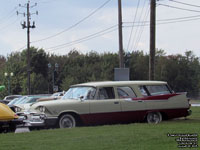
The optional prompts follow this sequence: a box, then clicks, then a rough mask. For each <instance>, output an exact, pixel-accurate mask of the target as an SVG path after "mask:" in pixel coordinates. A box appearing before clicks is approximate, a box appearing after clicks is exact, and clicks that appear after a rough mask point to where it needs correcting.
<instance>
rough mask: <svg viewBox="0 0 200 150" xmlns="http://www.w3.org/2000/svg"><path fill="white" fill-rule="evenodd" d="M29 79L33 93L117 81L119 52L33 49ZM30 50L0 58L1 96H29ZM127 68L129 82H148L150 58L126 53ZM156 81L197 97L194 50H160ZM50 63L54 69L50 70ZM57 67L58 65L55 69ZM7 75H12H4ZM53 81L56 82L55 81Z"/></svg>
mask: <svg viewBox="0 0 200 150" xmlns="http://www.w3.org/2000/svg"><path fill="white" fill-rule="evenodd" d="M30 55H31V61H30V62H31V64H30V79H31V93H32V94H45V93H52V92H53V84H54V85H56V86H57V87H58V89H59V91H63V90H67V89H68V88H69V86H70V85H72V84H77V83H83V82H89V81H108V80H114V68H118V65H119V60H118V54H117V53H109V52H108V53H97V52H94V51H91V52H89V53H86V54H82V53H80V52H78V51H77V50H71V51H70V52H69V53H68V54H66V55H56V54H51V55H50V54H48V53H46V52H45V51H44V50H43V49H37V48H35V47H31V49H30ZM26 56H27V51H26V49H25V50H23V51H22V52H13V53H11V54H10V55H8V56H7V57H4V56H0V70H1V71H0V85H5V86H6V90H4V91H1V92H0V96H1V97H4V96H5V95H8V86H9V85H8V84H10V93H11V94H27V57H26ZM124 58H125V67H127V68H130V80H148V66H149V55H148V54H147V53H144V52H143V51H133V52H132V53H124ZM155 60H156V62H155V80H159V81H167V82H168V84H169V85H170V86H171V87H172V89H173V90H174V91H176V92H188V94H189V96H190V97H198V95H199V88H200V62H199V58H198V57H196V56H195V55H194V54H193V52H192V51H186V52H185V54H184V55H181V54H177V55H166V53H165V51H164V50H157V51H156V57H155ZM48 64H51V67H48ZM55 64H57V66H55ZM5 72H7V73H8V75H9V73H11V72H12V73H13V76H10V77H9V76H5V75H4V74H5ZM53 78H54V82H53Z"/></svg>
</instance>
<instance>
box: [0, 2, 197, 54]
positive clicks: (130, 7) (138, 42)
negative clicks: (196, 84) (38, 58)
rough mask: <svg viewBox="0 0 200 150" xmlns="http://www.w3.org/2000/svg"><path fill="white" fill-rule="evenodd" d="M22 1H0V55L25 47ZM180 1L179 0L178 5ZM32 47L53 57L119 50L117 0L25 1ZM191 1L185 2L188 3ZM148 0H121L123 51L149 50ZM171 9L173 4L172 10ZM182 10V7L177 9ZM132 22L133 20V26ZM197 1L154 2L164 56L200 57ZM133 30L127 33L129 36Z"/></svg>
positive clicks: (157, 37)
mask: <svg viewBox="0 0 200 150" xmlns="http://www.w3.org/2000/svg"><path fill="white" fill-rule="evenodd" d="M27 2H28V1H27V0H1V6H0V7H1V8H0V55H4V56H7V55H9V54H10V53H11V52H14V51H21V50H22V49H23V48H26V41H27V38H26V37H27V36H26V29H22V27H21V25H20V23H21V22H24V21H25V20H26V18H25V17H24V16H23V15H18V16H17V14H16V11H18V12H20V13H24V12H26V8H23V7H19V4H21V6H25V4H26V3H27ZM178 2H181V3H178ZM35 3H37V6H36V7H33V8H31V9H30V11H31V13H35V12H36V11H38V12H39V15H35V14H33V15H32V16H31V24H32V22H33V21H35V23H36V28H35V29H31V46H35V47H37V48H43V49H44V50H45V51H46V52H49V53H54V54H58V55H64V54H67V53H68V52H69V51H70V50H72V49H77V50H78V51H80V52H81V53H87V52H90V51H91V50H93V51H97V52H99V53H104V52H114V53H117V52H118V30H117V24H118V18H117V16H118V14H117V12H118V11H117V0H30V5H31V6H33V5H34V4H35ZM188 4H190V5H188ZM149 7H150V5H149V0H139V1H138V0H122V8H123V45H124V50H125V51H126V52H128V51H129V52H132V51H135V50H143V51H144V52H146V53H148V52H149V22H148V21H149V12H150V11H149ZM172 7H176V8H172ZM180 8H181V9H180ZM132 22H135V24H133V23H132ZM199 26H200V0H174V1H170V0H160V1H157V29H156V30H157V31H156V47H157V48H159V49H164V50H165V51H166V52H167V54H178V53H180V54H184V52H185V51H186V50H192V51H193V52H194V54H195V55H197V56H198V57H200V40H199V36H200V29H199ZM131 33H132V34H131Z"/></svg>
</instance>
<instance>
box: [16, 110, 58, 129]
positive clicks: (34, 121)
mask: <svg viewBox="0 0 200 150" xmlns="http://www.w3.org/2000/svg"><path fill="white" fill-rule="evenodd" d="M20 118H21V119H22V120H23V123H24V126H27V127H51V126H55V125H56V123H57V117H47V116H46V115H45V114H37V113H26V112H24V113H23V114H20Z"/></svg>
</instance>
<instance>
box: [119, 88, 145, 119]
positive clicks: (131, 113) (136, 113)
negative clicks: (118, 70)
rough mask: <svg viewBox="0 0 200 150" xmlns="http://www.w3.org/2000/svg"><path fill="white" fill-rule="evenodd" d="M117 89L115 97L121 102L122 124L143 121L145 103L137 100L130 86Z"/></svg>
mask: <svg viewBox="0 0 200 150" xmlns="http://www.w3.org/2000/svg"><path fill="white" fill-rule="evenodd" d="M116 88H117V95H118V98H119V99H120V101H121V108H122V114H123V117H122V118H123V121H124V122H134V121H140V120H143V119H144V116H145V109H146V107H145V103H144V101H143V100H140V99H139V98H137V95H136V94H135V92H134V90H133V88H132V87H130V86H119V87H116Z"/></svg>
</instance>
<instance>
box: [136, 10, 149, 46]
mask: <svg viewBox="0 0 200 150" xmlns="http://www.w3.org/2000/svg"><path fill="white" fill-rule="evenodd" d="M149 12H150V8H148V9H147V10H146V12H145V15H144V20H146V19H147V17H148V15H149ZM143 31H144V26H143V27H142V29H141V30H140V32H139V36H138V39H137V40H136V43H135V47H134V48H133V50H136V49H137V47H138V44H139V42H140V39H141V37H142V33H143Z"/></svg>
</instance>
